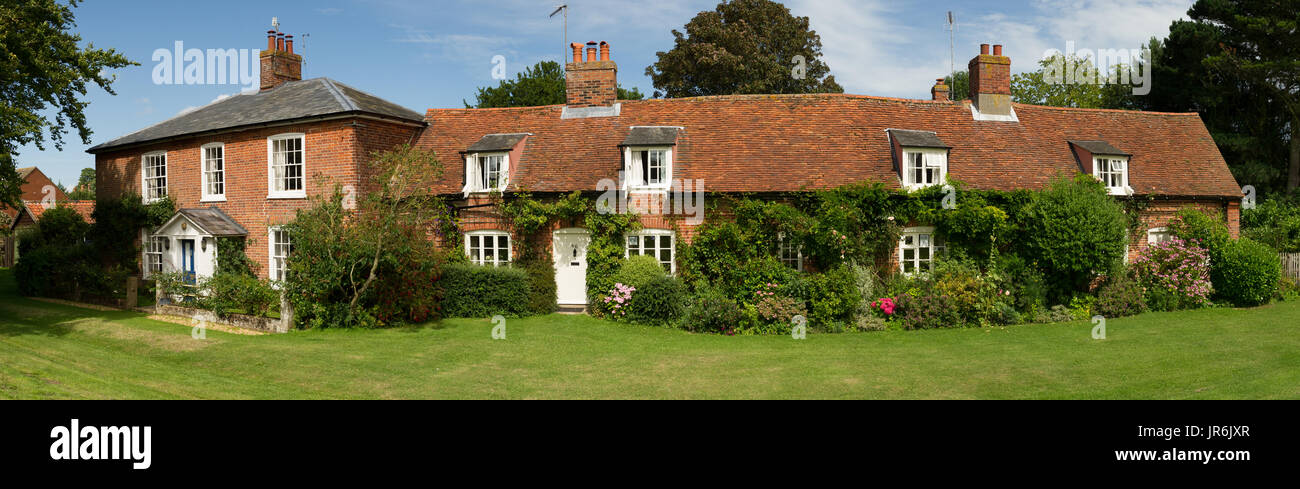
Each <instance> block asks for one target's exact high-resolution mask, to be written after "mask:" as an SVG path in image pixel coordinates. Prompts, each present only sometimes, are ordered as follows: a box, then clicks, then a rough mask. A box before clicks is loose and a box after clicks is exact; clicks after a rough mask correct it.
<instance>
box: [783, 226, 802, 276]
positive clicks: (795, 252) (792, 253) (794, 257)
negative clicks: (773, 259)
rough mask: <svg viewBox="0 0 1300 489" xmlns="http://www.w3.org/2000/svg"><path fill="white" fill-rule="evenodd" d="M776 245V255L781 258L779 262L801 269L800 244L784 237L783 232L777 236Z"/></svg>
mask: <svg viewBox="0 0 1300 489" xmlns="http://www.w3.org/2000/svg"><path fill="white" fill-rule="evenodd" d="M776 246H777V249H776V251H777V257H778V258H780V259H781V263H784V264H786V265H787V266H789V267H790V268H793V269H795V270H798V271H801V272H802V271H803V248H802V247H801V246H799V245H797V244H795V243H794V242H793V240H788V239H785V234H780V235H778V236H777V245H776Z"/></svg>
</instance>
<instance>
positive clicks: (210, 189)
mask: <svg viewBox="0 0 1300 489" xmlns="http://www.w3.org/2000/svg"><path fill="white" fill-rule="evenodd" d="M201 151H202V154H203V182H202V185H203V197H202V200H204V201H207V202H221V201H225V200H226V145H224V144H222V143H211V144H205V145H203V147H202V148H201Z"/></svg>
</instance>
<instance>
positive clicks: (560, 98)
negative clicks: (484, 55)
mask: <svg viewBox="0 0 1300 489" xmlns="http://www.w3.org/2000/svg"><path fill="white" fill-rule="evenodd" d="M643 98H645V95H644V94H642V93H641V91H640V90H637V89H636V88H632V89H631V90H627V89H624V88H623V87H622V86H621V85H620V86H619V87H618V99H619V100H641V99H643ZM474 99H475V101H474V104H473V105H471V104H470V103H469V102H465V107H466V108H477V109H486V108H492V107H537V106H541V105H557V104H563V103H564V99H565V93H564V69H563V68H561V67H560V64H559V63H556V62H554V61H542V62H540V63H537V64H535V65H533V66H531V67H528V68H525V69H524V71H523V72H520V73H519V74H517V75H515V79H514V80H502V81H501V84H500V85H497V86H495V87H480V88H479V89H478V94H477V95H475V96H474Z"/></svg>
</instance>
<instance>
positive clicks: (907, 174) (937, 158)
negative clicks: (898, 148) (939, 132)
mask: <svg viewBox="0 0 1300 489" xmlns="http://www.w3.org/2000/svg"><path fill="white" fill-rule="evenodd" d="M947 181H948V150H945V149H941V148H907V149H904V150H903V188H906V189H909V190H911V189H918V188H922V187H929V186H931V185H943V184H944V183H946V182H947Z"/></svg>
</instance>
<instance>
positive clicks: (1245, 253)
mask: <svg viewBox="0 0 1300 489" xmlns="http://www.w3.org/2000/svg"><path fill="white" fill-rule="evenodd" d="M1211 274H1212V280H1213V282H1214V288H1215V295H1216V296H1217V297H1220V298H1222V299H1223V300H1226V301H1228V302H1231V303H1232V304H1234V305H1237V306H1242V307H1248V306H1258V305H1261V304H1265V303H1267V302H1268V301H1269V299H1271V298H1272V297H1273V294H1274V293H1275V292H1276V290H1277V282H1278V280H1279V279H1280V278H1281V276H1282V264H1281V262H1280V260H1279V259H1278V254H1277V251H1275V250H1273V249H1272V248H1269V247H1268V246H1265V245H1264V244H1261V243H1258V242H1256V241H1254V240H1251V239H1247V238H1242V239H1238V240H1235V241H1229V242H1228V243H1227V244H1226V245H1224V246H1223V249H1222V251H1221V252H1220V253H1219V261H1218V262H1217V263H1216V264H1215V266H1214V267H1213V269H1212V271H1211Z"/></svg>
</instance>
